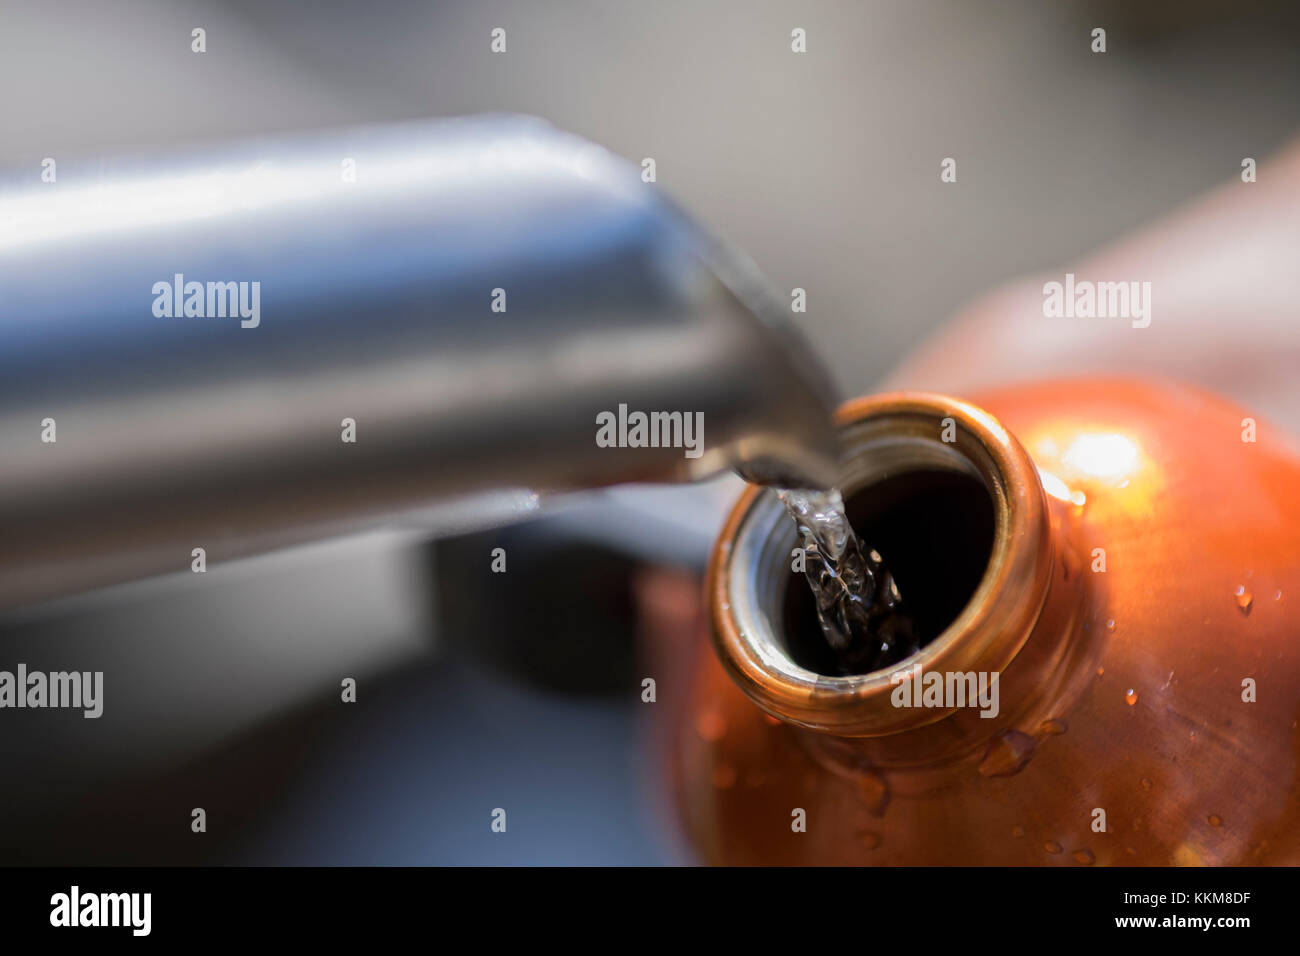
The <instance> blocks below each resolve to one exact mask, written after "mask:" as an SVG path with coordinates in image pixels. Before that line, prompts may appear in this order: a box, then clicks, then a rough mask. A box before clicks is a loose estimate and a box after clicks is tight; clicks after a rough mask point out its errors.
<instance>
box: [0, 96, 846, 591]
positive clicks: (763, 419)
mask: <svg viewBox="0 0 1300 956" xmlns="http://www.w3.org/2000/svg"><path fill="white" fill-rule="evenodd" d="M50 171H51V172H52V175H47V176H43V175H42V171H41V170H38V169H35V168H33V169H30V170H24V171H22V172H21V173H17V174H12V175H6V176H4V177H0V607H7V606H14V605H17V604H23V603H30V602H34V601H38V600H42V599H46V598H50V597H54V596H58V595H62V594H66V593H70V592H73V591H78V590H84V589H87V588H91V587H96V586H100V585H106V584H111V583H115V582H118V581H123V580H127V579H130V578H134V577H141V576H146V575H150V574H155V573H160V572H164V571H167V570H185V569H187V568H189V566H190V563H191V555H192V554H193V553H196V552H195V551H194V549H197V548H202V549H204V554H205V557H206V560H207V561H221V560H229V559H232V558H237V557H241V556H244V555H249V554H253V553H258V552H262V551H267V550H270V549H274V548H277V547H282V546H287V545H291V544H296V543H301V542H304V541H308V540H312V539H316V538H320V537H325V536H329V535H333V534H339V533H346V532H350V531H354V530H361V529H363V528H367V527H371V526H374V525H377V524H383V523H385V522H388V521H393V520H398V519H400V520H404V521H410V520H416V521H418V522H420V523H421V524H422V526H423V527H427V530H428V533H429V534H430V535H437V534H439V533H441V532H444V531H447V530H451V529H453V528H454V529H458V530H459V529H464V528H466V527H467V526H472V525H474V524H482V523H487V522H489V521H496V520H501V519H502V517H503V515H504V517H506V518H509V517H510V516H512V515H513V514H515V513H517V511H518V510H519V509H521V508H522V509H524V510H527V509H528V508H531V507H533V505H534V504H535V503H536V502H537V501H538V500H539V497H538V496H541V498H543V499H544V497H545V496H546V495H548V494H552V493H556V492H562V491H570V490H576V489H581V488H589V487H596V486H601V485H607V484H612V483H616V482H622V481H661V480H678V479H692V478H698V477H702V476H705V475H708V474H711V473H716V472H717V471H719V470H722V469H725V468H728V467H730V468H734V469H735V470H737V471H739V472H741V474H743V475H744V476H745V477H747V478H749V479H750V480H753V481H757V482H760V483H781V484H795V485H813V486H816V485H824V484H826V483H827V482H829V481H830V480H832V478H833V474H834V467H835V461H836V456H837V449H836V438H835V433H834V430H833V428H832V425H831V411H832V409H833V408H834V406H835V404H836V397H835V395H834V394H833V391H832V390H831V388H830V386H829V378H828V377H827V376H826V374H825V373H824V372H823V371H821V369H820V368H819V366H818V364H817V362H816V361H815V359H814V358H813V356H812V355H811V353H810V352H809V351H808V350H807V348H806V347H805V346H804V345H803V344H802V342H801V341H800V340H799V339H798V337H797V336H796V335H795V334H794V333H793V331H792V330H791V329H790V327H789V326H788V325H787V324H786V322H785V321H784V319H783V313H784V312H785V307H784V303H783V302H782V301H781V300H780V299H779V298H776V297H774V296H772V295H771V294H770V292H769V291H768V290H767V289H766V287H765V286H764V283H763V281H762V280H761V278H760V277H759V275H758V274H757V272H756V270H755V269H754V268H753V266H752V265H750V264H749V263H748V262H747V261H745V260H744V259H743V258H741V257H740V256H739V255H737V254H736V253H735V252H733V251H732V250H730V249H729V248H727V247H726V246H724V245H722V244H720V243H718V242H715V241H713V240H711V239H709V238H708V237H706V236H705V235H704V234H703V233H702V232H701V231H700V230H699V229H698V228H697V227H695V226H694V225H693V224H692V223H691V222H690V221H689V220H688V219H687V218H686V217H685V216H684V215H682V214H681V213H680V212H679V211H678V210H677V209H676V207H674V206H673V205H672V204H671V203H670V202H668V201H667V200H665V199H664V198H663V196H662V193H661V192H660V190H659V187H657V186H656V185H654V184H652V183H646V182H643V181H642V179H641V176H640V171H639V169H638V168H637V167H636V166H634V165H632V164H629V163H626V162H624V161H621V160H619V159H617V158H616V157H614V156H612V155H611V154H609V153H608V152H606V151H605V150H603V149H601V148H599V147H596V146H593V145H591V144H590V143H588V142H585V141H583V140H581V139H579V138H577V137H574V136H571V135H567V134H564V133H561V132H559V131H556V130H555V129H553V128H552V127H550V126H548V125H547V124H545V123H543V122H541V121H538V120H534V119H530V118H521V117H505V116H491V117H481V118H467V119H456V120H443V121H434V122H418V123H407V124H398V125H390V126H381V127H366V128H357V129H344V130H337V131H329V132H316V133H307V134H298V135H292V136H285V137H280V138H272V139H260V140H253V141H249V142H245V143H239V144H234V145H229V144H220V145H215V146H210V147H206V148H191V149H185V150H172V149H169V150H166V151H159V152H156V153H144V154H140V155H137V156H135V157H126V158H118V159H113V160H95V161H91V162H86V163H76V162H74V161H72V160H68V161H66V162H64V161H60V162H59V163H58V164H57V166H55V167H51V170H50ZM43 179H52V181H43ZM620 405H623V406H626V408H627V409H630V410H640V411H644V412H652V411H664V412H682V413H684V414H690V413H702V414H703V422H704V434H703V438H704V442H703V453H702V454H700V455H699V457H690V456H688V455H686V454H685V453H684V450H683V449H682V448H681V447H644V448H630V447H621V448H609V447H601V446H600V445H598V444H597V442H596V433H597V416H598V415H599V414H601V413H602V412H614V413H616V412H617V411H618V409H619V406H620ZM349 422H350V423H351V426H350V438H351V440H348V438H349V424H348V423H349ZM503 502H504V503H505V505H504V508H505V510H504V512H503V511H502V503H503ZM521 503H522V504H521Z"/></svg>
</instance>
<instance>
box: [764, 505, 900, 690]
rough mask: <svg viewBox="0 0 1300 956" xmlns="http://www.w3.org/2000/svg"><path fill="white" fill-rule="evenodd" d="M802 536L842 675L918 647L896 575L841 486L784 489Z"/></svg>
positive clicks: (819, 609)
mask: <svg viewBox="0 0 1300 956" xmlns="http://www.w3.org/2000/svg"><path fill="white" fill-rule="evenodd" d="M777 497H779V498H780V499H781V502H782V503H783V504H784V505H785V509H786V511H788V512H789V513H790V516H791V517H792V518H794V520H795V524H796V525H797V526H798V528H799V536H800V538H802V539H803V548H804V554H805V562H804V573H805V574H806V575H807V577H808V584H809V586H810V587H811V588H812V592H813V596H814V597H815V598H816V601H817V617H818V618H819V619H820V620H821V625H822V631H823V633H825V635H826V641H827V643H828V644H830V646H831V649H832V650H833V651H834V652H835V657H836V660H837V663H838V665H839V668H840V673H841V674H842V675H848V674H865V673H869V672H870V671H874V670H879V669H880V668H882V667H886V666H888V665H890V664H892V663H895V662H896V661H900V660H902V659H903V658H905V657H907V656H909V655H911V654H914V653H915V652H916V651H918V650H920V644H919V643H918V642H917V638H916V635H915V632H914V629H913V627H912V621H911V618H910V617H908V615H907V614H906V612H905V611H904V608H903V599H902V596H901V595H900V594H899V593H898V586H897V585H896V584H895V583H894V578H893V575H891V574H890V573H889V570H888V569H887V568H886V567H885V566H884V563H883V562H882V560H881V557H880V555H879V554H877V553H876V552H875V551H873V550H871V549H870V548H868V549H866V550H865V551H864V549H863V547H862V545H861V543H860V542H859V541H858V538H857V535H855V534H854V533H853V528H852V527H851V526H850V525H849V519H848V516H847V515H846V513H845V508H844V499H843V497H842V496H841V495H840V493H839V491H838V490H837V489H831V490H830V491H815V490H811V489H807V488H782V489H780V490H778V491H777Z"/></svg>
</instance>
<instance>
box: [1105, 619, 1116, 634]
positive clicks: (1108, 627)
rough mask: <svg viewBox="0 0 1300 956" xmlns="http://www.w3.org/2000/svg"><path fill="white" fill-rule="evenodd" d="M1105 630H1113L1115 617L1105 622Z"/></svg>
mask: <svg viewBox="0 0 1300 956" xmlns="http://www.w3.org/2000/svg"><path fill="white" fill-rule="evenodd" d="M1106 630H1108V631H1113V630H1115V619H1114V618H1113V617H1112V618H1111V619H1110V620H1109V621H1107V622H1106Z"/></svg>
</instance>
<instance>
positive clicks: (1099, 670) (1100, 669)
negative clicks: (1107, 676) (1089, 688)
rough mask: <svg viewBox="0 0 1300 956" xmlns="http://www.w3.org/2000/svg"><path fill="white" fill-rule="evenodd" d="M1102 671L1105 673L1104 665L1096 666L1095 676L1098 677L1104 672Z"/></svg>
mask: <svg viewBox="0 0 1300 956" xmlns="http://www.w3.org/2000/svg"><path fill="white" fill-rule="evenodd" d="M1104 673H1106V668H1104V667H1098V668H1097V676H1098V677H1100V676H1101V675H1102V674H1104Z"/></svg>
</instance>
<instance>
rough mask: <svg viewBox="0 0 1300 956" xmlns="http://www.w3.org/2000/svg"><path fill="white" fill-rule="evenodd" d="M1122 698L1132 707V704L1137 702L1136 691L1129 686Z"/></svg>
mask: <svg viewBox="0 0 1300 956" xmlns="http://www.w3.org/2000/svg"><path fill="white" fill-rule="evenodd" d="M1124 700H1125V702H1127V704H1128V705H1129V706H1130V707H1132V706H1133V705H1134V704H1136V703H1137V702H1138V692H1137V691H1135V690H1134V689H1133V688H1132V687H1130V688H1129V689H1128V693H1126V694H1125V695H1124Z"/></svg>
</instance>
